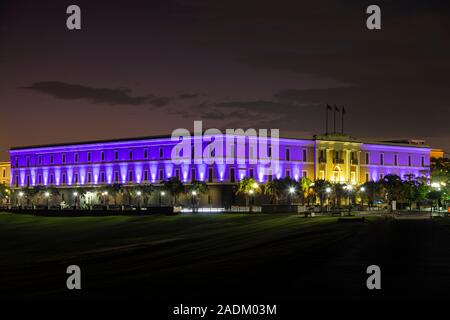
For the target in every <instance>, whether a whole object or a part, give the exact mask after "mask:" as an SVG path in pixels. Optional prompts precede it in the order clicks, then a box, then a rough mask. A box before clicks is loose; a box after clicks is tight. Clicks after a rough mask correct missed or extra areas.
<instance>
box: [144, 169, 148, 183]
mask: <svg viewBox="0 0 450 320" xmlns="http://www.w3.org/2000/svg"><path fill="white" fill-rule="evenodd" d="M144 181H148V170H144Z"/></svg>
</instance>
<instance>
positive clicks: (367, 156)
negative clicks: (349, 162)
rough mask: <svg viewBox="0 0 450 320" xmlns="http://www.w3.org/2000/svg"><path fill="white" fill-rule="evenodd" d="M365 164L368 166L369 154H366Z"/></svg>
mask: <svg viewBox="0 0 450 320" xmlns="http://www.w3.org/2000/svg"><path fill="white" fill-rule="evenodd" d="M366 164H369V153H368V152H366Z"/></svg>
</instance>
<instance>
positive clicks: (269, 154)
mask: <svg viewBox="0 0 450 320" xmlns="http://www.w3.org/2000/svg"><path fill="white" fill-rule="evenodd" d="M267 156H268V157H271V156H272V147H271V146H269V149H268V151H267Z"/></svg>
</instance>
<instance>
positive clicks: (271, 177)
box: [268, 169, 273, 181]
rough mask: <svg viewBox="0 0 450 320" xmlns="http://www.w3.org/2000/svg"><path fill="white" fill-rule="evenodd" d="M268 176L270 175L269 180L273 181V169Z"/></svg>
mask: <svg viewBox="0 0 450 320" xmlns="http://www.w3.org/2000/svg"><path fill="white" fill-rule="evenodd" d="M268 176H269V177H268V180H269V181H272V180H273V175H272V170H271V169H269V170H268Z"/></svg>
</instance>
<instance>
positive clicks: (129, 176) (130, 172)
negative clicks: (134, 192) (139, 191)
mask: <svg viewBox="0 0 450 320" xmlns="http://www.w3.org/2000/svg"><path fill="white" fill-rule="evenodd" d="M128 182H133V171H131V170H130V171H129V172H128Z"/></svg>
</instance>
